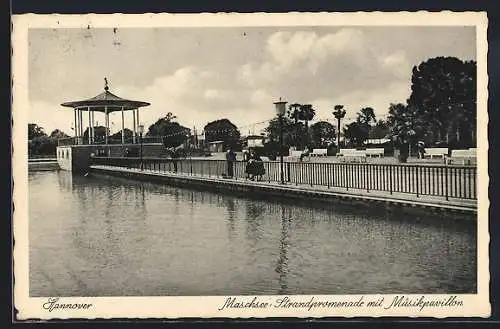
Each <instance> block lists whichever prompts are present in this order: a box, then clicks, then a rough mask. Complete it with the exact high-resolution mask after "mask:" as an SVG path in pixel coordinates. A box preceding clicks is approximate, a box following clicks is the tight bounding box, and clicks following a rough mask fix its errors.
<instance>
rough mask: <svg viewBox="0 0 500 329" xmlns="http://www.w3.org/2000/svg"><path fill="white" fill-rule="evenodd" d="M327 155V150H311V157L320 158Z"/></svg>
mask: <svg viewBox="0 0 500 329" xmlns="http://www.w3.org/2000/svg"><path fill="white" fill-rule="evenodd" d="M327 155H328V150H327V149H313V151H312V153H311V156H313V157H314V156H318V157H321V156H325V157H326V156H327Z"/></svg>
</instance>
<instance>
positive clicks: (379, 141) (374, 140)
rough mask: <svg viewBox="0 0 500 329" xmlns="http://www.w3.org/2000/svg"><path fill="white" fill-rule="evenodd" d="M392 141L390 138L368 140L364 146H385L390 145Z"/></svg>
mask: <svg viewBox="0 0 500 329" xmlns="http://www.w3.org/2000/svg"><path fill="white" fill-rule="evenodd" d="M390 141H391V140H390V139H388V138H373V139H367V140H366V141H365V142H364V144H385V143H389V142H390Z"/></svg>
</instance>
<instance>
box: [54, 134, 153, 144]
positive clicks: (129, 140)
mask: <svg viewBox="0 0 500 329" xmlns="http://www.w3.org/2000/svg"><path fill="white" fill-rule="evenodd" d="M124 143H125V144H140V143H141V138H140V137H139V136H136V138H135V141H134V138H133V137H125V139H124ZM142 143H143V144H151V143H163V137H162V136H144V137H142ZM57 144H58V145H59V146H67V145H105V144H106V140H105V139H104V138H101V137H100V138H96V139H94V141H92V142H91V143H90V144H89V140H88V137H86V138H82V137H79V138H77V137H67V138H60V139H58V140H57ZM108 144H112V145H115V144H122V138H121V137H108Z"/></svg>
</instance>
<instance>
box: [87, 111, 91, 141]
mask: <svg viewBox="0 0 500 329" xmlns="http://www.w3.org/2000/svg"><path fill="white" fill-rule="evenodd" d="M87 111H88V112H89V136H88V137H89V145H90V144H92V125H91V118H90V116H91V115H90V107H87Z"/></svg>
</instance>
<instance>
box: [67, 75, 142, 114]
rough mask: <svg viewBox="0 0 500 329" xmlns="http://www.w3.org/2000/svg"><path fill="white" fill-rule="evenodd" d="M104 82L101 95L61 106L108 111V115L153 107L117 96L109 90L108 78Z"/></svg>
mask: <svg viewBox="0 0 500 329" xmlns="http://www.w3.org/2000/svg"><path fill="white" fill-rule="evenodd" d="M104 80H105V83H106V84H105V87H104V92H102V93H100V94H99V95H97V96H95V97H92V98H88V99H84V100H80V101H72V102H65V103H62V104H61V105H62V106H65V107H73V108H79V109H80V110H84V111H86V110H88V109H89V108H90V110H91V111H99V112H105V111H106V110H107V111H108V113H111V112H114V111H121V110H122V108H123V110H124V111H126V110H135V109H138V108H139V107H144V106H149V105H151V104H150V103H147V102H142V101H134V100H129V99H125V98H121V97H118V96H116V95H115V94H113V93H111V92H110V91H109V90H108V89H109V88H108V82H107V80H106V78H105V79H104Z"/></svg>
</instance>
